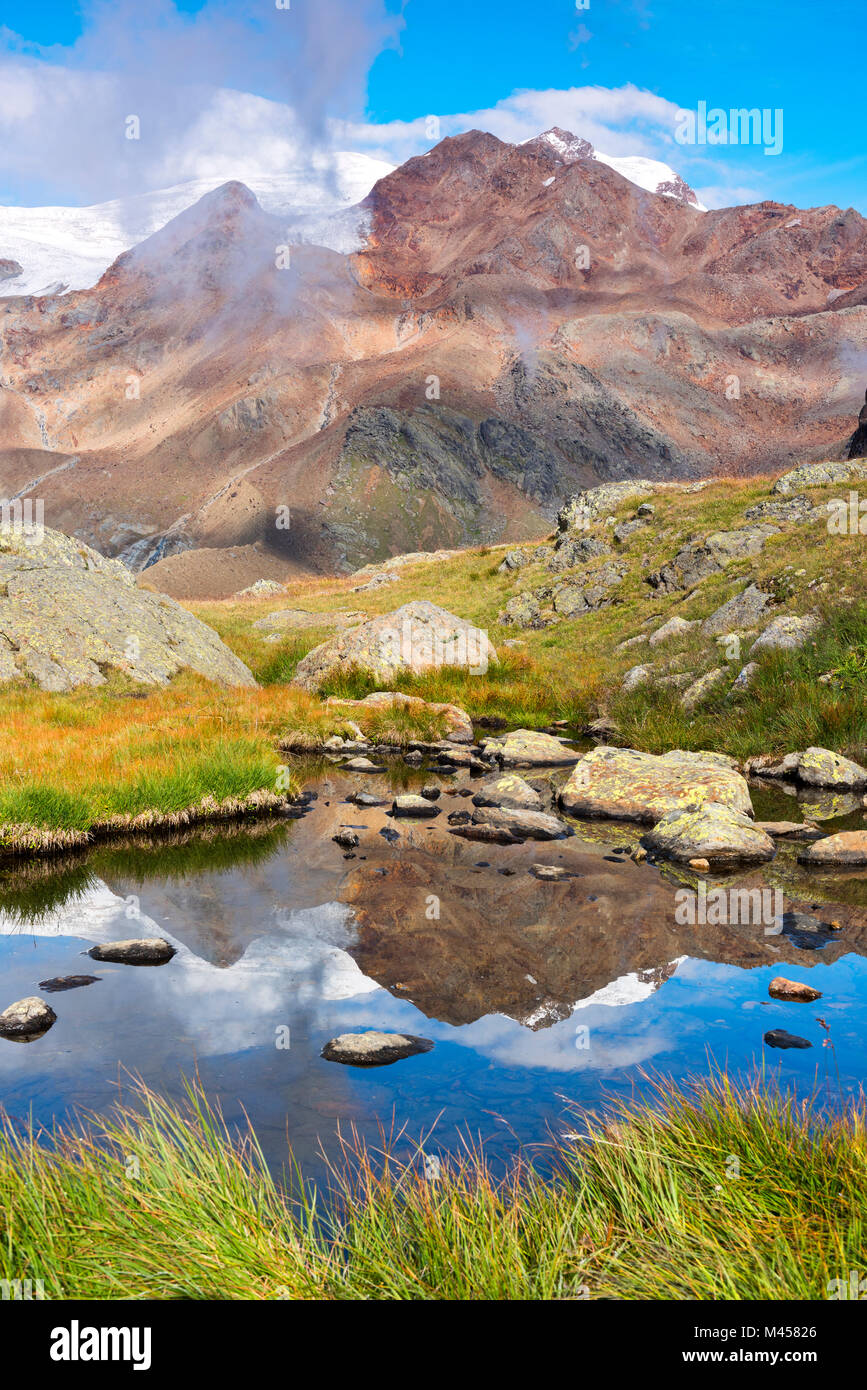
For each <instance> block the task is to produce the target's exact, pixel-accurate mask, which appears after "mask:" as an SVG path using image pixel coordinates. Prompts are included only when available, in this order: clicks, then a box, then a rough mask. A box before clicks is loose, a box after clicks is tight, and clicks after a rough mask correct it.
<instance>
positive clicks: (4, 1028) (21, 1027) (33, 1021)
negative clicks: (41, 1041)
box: [0, 994, 57, 1041]
mask: <svg viewBox="0 0 867 1390" xmlns="http://www.w3.org/2000/svg"><path fill="white" fill-rule="evenodd" d="M56 1022H57V1014H56V1013H55V1012H54V1010H53V1009H52V1008H51V1005H50V1004H46V1002H45V1000H44V999H40V998H39V996H38V995H36V994H31V995H28V997H27V998H26V999H18V1000H17V1001H16V1002H15V1003H14V1004H10V1005H9V1007H8V1009H4V1010H3V1012H2V1014H0V1037H2V1038H10V1039H12V1040H13V1041H16V1040H17V1041H25V1040H27V1039H33V1038H41V1037H42V1036H43V1034H45V1033H47V1032H48V1030H49V1028H50V1027H51V1026H52V1025H53V1024H54V1023H56Z"/></svg>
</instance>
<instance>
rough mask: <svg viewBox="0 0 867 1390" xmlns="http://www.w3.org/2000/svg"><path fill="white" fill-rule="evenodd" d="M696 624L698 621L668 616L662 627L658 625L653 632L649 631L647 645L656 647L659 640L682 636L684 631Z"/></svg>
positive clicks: (689, 629) (666, 640) (669, 639)
mask: <svg viewBox="0 0 867 1390" xmlns="http://www.w3.org/2000/svg"><path fill="white" fill-rule="evenodd" d="M698 626H699V624H698V621H696V622H689V621H688V619H686V618H680V617H678V616H677V615H675V616H674V617H673V618H669V620H668V622H667V623H663V624H662V627H658V628H657V629H656V631H655V632H651V634H650V636H649V637H648V639H647V641H648V645H649V646H651V647H658V646H659V644H660V642H670V641H671V639H672V638H673V637H682V636H683V635H684V633H686V632H692V630H693V628H695V627H698Z"/></svg>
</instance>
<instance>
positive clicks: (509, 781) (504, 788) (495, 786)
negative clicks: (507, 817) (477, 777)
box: [473, 772, 542, 811]
mask: <svg viewBox="0 0 867 1390" xmlns="http://www.w3.org/2000/svg"><path fill="white" fill-rule="evenodd" d="M473 805H474V806H500V807H504V808H506V807H507V808H510V809H512V810H516V811H541V809H542V798H541V796H540V795H539V793H538V792H537V791H536V790H535V788H533V787H531V786H530V784H529V782H525V781H524V779H523V777H519V776H518V774H517V773H516V772H505V773H503V775H502V776H501V777H492V778H490V780H489V781H486V782H483V783H482V785H481V786H480V787H479V790H478V791H477V792H476V794H475V796H474V797H473Z"/></svg>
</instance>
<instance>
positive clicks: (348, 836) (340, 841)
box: [331, 830, 361, 849]
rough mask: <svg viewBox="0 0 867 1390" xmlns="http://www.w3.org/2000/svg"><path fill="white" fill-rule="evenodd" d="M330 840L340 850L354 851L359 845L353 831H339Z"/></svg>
mask: <svg viewBox="0 0 867 1390" xmlns="http://www.w3.org/2000/svg"><path fill="white" fill-rule="evenodd" d="M331 838H332V840H333V841H334V843H335V844H336V845H339V846H340V848H341V849H355V848H356V846H357V845H359V844H360V843H361V841H360V840H359V838H358V836H357V835H356V834H355V831H354V830H340V831H338V833H337V834H336V835H332V836H331Z"/></svg>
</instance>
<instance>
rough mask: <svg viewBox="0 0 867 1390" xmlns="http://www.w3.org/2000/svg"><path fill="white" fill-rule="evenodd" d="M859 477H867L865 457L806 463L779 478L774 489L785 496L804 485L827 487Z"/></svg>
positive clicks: (778, 494)
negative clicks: (853, 460) (847, 461)
mask: <svg viewBox="0 0 867 1390" xmlns="http://www.w3.org/2000/svg"><path fill="white" fill-rule="evenodd" d="M857 478H867V464H865V463H864V460H863V459H862V460H861V462H860V463H858V462H851V463H836V462H834V461H829V462H828V463H805V464H802V465H801V467H800V468H793V469H792V470H791V472H789V473H784V474H783V476H782V477H781V478H778V479H777V481H776V482H775V483H774V487H773V491H774V492H775V493H776V494H777V496H780V495H783V496H785V495H786V494H787V493H789V492H797V491H798V490H799V489H800V488H802V487H825V486H827V484H828V483H848V482H851V481H852V480H853V479H857Z"/></svg>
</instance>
